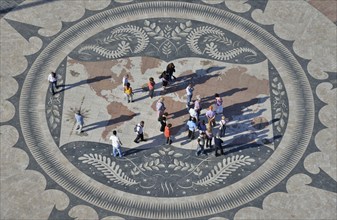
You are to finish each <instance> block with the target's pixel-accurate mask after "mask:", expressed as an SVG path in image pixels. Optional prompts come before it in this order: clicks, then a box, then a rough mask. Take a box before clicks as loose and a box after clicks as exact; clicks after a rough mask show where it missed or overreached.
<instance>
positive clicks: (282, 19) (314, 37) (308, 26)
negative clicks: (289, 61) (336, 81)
mask: <svg viewBox="0 0 337 220" xmlns="http://www.w3.org/2000/svg"><path fill="white" fill-rule="evenodd" d="M298 8H301V10H298ZM252 16H253V18H254V19H255V20H256V21H257V22H259V23H262V24H274V31H275V33H276V34H277V35H278V36H279V37H281V38H283V39H286V40H295V42H294V51H295V52H296V53H297V54H298V55H299V56H301V57H303V58H306V59H311V60H312V61H310V62H309V65H308V70H309V73H310V74H311V75H312V76H313V77H315V78H316V79H325V78H327V74H326V73H325V72H324V71H328V72H336V71H337V64H336V62H335V61H336V57H337V41H336V38H337V33H336V31H337V30H336V26H335V24H334V23H332V22H331V21H330V20H329V19H328V18H326V17H325V16H324V15H322V14H321V13H320V12H319V11H317V10H316V9H315V8H313V7H312V6H311V5H309V4H308V3H306V2H304V1H275V0H274V1H268V4H267V8H266V10H265V11H264V12H262V11H254V12H253V14H252Z"/></svg>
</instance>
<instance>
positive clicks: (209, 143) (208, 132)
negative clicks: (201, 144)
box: [206, 123, 213, 148]
mask: <svg viewBox="0 0 337 220" xmlns="http://www.w3.org/2000/svg"><path fill="white" fill-rule="evenodd" d="M206 127H207V128H206V147H209V148H212V139H213V128H212V126H211V124H210V123H208V124H207V126H206Z"/></svg>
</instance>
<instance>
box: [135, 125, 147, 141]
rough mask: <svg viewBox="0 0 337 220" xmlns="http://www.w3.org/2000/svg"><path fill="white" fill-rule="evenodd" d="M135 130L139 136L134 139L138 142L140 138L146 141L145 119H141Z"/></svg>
mask: <svg viewBox="0 0 337 220" xmlns="http://www.w3.org/2000/svg"><path fill="white" fill-rule="evenodd" d="M135 132H136V133H137V137H136V139H135V140H134V142H135V143H137V144H138V143H139V140H140V141H146V139H144V121H141V122H140V123H139V124H137V125H136V127H135Z"/></svg>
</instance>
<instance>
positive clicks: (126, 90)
mask: <svg viewBox="0 0 337 220" xmlns="http://www.w3.org/2000/svg"><path fill="white" fill-rule="evenodd" d="M124 94H125V96H126V99H127V100H128V103H130V100H131V102H133V91H132V88H131V87H130V83H126V86H125V87H124Z"/></svg>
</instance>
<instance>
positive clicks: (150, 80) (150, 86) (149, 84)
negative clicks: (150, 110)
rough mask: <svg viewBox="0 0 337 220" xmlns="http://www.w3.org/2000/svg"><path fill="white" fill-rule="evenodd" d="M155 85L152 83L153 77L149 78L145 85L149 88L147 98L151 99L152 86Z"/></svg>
mask: <svg viewBox="0 0 337 220" xmlns="http://www.w3.org/2000/svg"><path fill="white" fill-rule="evenodd" d="M155 85H156V83H155V82H154V79H153V77H150V78H149V82H148V83H147V86H148V88H149V97H150V98H151V99H152V98H153V94H154V86H155Z"/></svg>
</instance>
